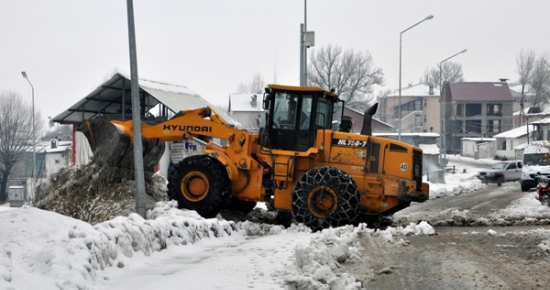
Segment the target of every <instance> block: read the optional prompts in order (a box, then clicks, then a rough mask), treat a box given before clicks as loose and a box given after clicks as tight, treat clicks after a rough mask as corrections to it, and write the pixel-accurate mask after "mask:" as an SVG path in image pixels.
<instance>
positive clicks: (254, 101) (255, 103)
mask: <svg viewBox="0 0 550 290" xmlns="http://www.w3.org/2000/svg"><path fill="white" fill-rule="evenodd" d="M250 98H252V101H251V102H250V105H251V106H252V108H256V106H258V96H256V95H253V96H252V97H250Z"/></svg>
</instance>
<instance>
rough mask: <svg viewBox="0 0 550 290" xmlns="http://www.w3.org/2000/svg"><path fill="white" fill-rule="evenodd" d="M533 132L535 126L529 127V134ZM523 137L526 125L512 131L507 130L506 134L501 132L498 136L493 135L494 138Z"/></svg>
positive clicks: (525, 132) (525, 133)
mask: <svg viewBox="0 0 550 290" xmlns="http://www.w3.org/2000/svg"><path fill="white" fill-rule="evenodd" d="M533 130H535V126H533V125H529V132H533ZM523 135H527V125H525V126H521V127H518V128H515V129H512V130H508V131H506V132H502V133H500V134H497V135H494V136H493V137H494V138H518V137H521V136H523Z"/></svg>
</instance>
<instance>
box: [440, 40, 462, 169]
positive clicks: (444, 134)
mask: <svg viewBox="0 0 550 290" xmlns="http://www.w3.org/2000/svg"><path fill="white" fill-rule="evenodd" d="M466 51H467V50H466V49H464V50H462V51H460V52H457V53H455V54H453V55H452V56H450V57H448V58H446V59H444V60H442V61H440V62H439V103H440V104H441V108H440V111H441V112H443V118H441V119H442V120H443V125H442V126H441V129H440V130H439V131H440V133H441V135H443V136H440V138H441V137H442V138H441V149H442V150H443V159H445V158H447V146H446V145H447V140H445V139H446V138H447V136H446V134H447V132H446V130H445V125H446V121H445V119H446V117H447V115H446V111H445V110H446V109H447V103H444V102H443V79H442V74H441V72H442V71H443V70H442V64H443V63H444V62H446V61H448V60H449V59H451V58H453V57H455V56H457V55H459V54H462V53H466ZM443 104H445V107H443Z"/></svg>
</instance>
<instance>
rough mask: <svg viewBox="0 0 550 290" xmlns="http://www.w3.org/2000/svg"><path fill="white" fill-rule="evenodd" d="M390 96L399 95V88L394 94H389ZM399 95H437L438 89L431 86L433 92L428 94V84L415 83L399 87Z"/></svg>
mask: <svg viewBox="0 0 550 290" xmlns="http://www.w3.org/2000/svg"><path fill="white" fill-rule="evenodd" d="M390 96H391V97H395V96H399V90H397V92H396V93H395V94H394V95H390ZM401 96H419V97H420V96H438V97H439V89H438V88H433V93H432V94H430V86H428V85H425V84H416V85H412V86H410V87H405V88H403V87H401Z"/></svg>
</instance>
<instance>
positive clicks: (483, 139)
mask: <svg viewBox="0 0 550 290" xmlns="http://www.w3.org/2000/svg"><path fill="white" fill-rule="evenodd" d="M495 140H496V139H495V138H477V137H464V138H462V141H487V142H491V141H495Z"/></svg>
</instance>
